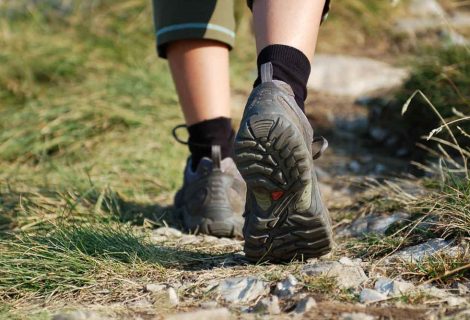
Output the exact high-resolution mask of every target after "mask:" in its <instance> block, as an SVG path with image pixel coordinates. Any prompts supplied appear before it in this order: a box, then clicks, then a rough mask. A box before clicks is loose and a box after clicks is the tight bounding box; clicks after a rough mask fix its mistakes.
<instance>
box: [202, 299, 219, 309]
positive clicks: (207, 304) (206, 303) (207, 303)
mask: <svg viewBox="0 0 470 320" xmlns="http://www.w3.org/2000/svg"><path fill="white" fill-rule="evenodd" d="M217 306H218V304H217V301H204V302H201V304H200V307H201V308H202V309H215V308H217Z"/></svg>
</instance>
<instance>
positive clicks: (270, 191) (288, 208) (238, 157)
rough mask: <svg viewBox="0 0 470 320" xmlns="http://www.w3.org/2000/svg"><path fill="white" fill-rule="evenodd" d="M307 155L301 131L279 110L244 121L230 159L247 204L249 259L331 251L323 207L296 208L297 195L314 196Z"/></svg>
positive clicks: (279, 259) (301, 256)
mask: <svg viewBox="0 0 470 320" xmlns="http://www.w3.org/2000/svg"><path fill="white" fill-rule="evenodd" d="M311 157H312V156H311V154H310V151H309V149H308V148H307V146H306V144H305V141H304V137H303V135H302V134H301V133H300V132H299V130H298V129H297V127H296V126H295V125H293V124H292V123H290V122H289V121H288V120H287V119H286V118H285V117H284V116H282V115H280V114H267V115H264V114H263V115H259V114H255V115H252V116H250V117H249V118H247V119H246V120H245V121H244V122H243V123H242V126H241V127H240V130H239V131H238V134H237V137H236V141H235V158H234V160H235V163H236V165H237V167H238V169H239V171H240V173H241V174H242V176H243V178H244V179H245V181H246V184H247V188H248V193H247V201H248V203H251V206H250V207H248V206H247V210H249V212H246V213H245V214H246V216H245V226H244V229H243V233H244V238H245V254H246V257H247V259H249V260H251V261H258V262H260V261H271V262H288V261H292V260H299V259H300V260H302V259H308V258H312V257H319V256H322V255H325V254H327V253H328V252H329V251H330V250H331V247H332V243H333V241H332V232H331V224H330V220H329V215H328V212H327V210H323V211H322V213H321V214H316V215H315V214H312V213H311V210H310V209H312V207H313V208H316V205H317V204H316V203H311V204H310V206H309V207H308V208H309V210H298V209H297V205H298V203H299V200H300V199H306V198H308V197H310V199H312V196H311V192H312V190H317V188H313V186H312V184H315V183H317V181H316V177H315V173H314V170H313V164H312V163H313V162H312V160H311ZM316 199H320V198H319V194H318V195H317V197H316ZM307 201H308V200H307ZM318 201H321V200H318ZM300 202H302V201H300ZM313 202H314V200H313ZM316 211H318V210H316ZM316 211H315V210H313V212H316Z"/></svg>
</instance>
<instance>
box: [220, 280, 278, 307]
mask: <svg viewBox="0 0 470 320" xmlns="http://www.w3.org/2000/svg"><path fill="white" fill-rule="evenodd" d="M268 292H269V288H268V286H267V284H266V283H265V282H264V281H262V280H260V279H258V278H255V277H238V278H229V279H225V280H223V281H222V282H221V283H220V284H219V294H220V295H221V296H222V298H223V299H224V300H225V301H227V302H232V303H240V302H250V301H253V300H255V299H256V298H258V297H259V296H262V295H264V294H267V293H268Z"/></svg>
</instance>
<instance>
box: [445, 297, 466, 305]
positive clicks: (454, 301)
mask: <svg viewBox="0 0 470 320" xmlns="http://www.w3.org/2000/svg"><path fill="white" fill-rule="evenodd" d="M446 302H447V304H448V305H449V307H460V306H464V305H467V304H468V301H467V299H465V298H462V297H454V296H451V297H448V298H447V299H446Z"/></svg>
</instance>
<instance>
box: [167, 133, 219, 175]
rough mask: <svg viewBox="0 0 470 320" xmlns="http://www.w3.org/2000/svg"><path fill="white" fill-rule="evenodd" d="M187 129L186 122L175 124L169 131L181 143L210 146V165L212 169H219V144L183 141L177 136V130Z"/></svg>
mask: <svg viewBox="0 0 470 320" xmlns="http://www.w3.org/2000/svg"><path fill="white" fill-rule="evenodd" d="M183 128H184V129H188V126H187V125H186V124H180V125H177V126H176V127H174V128H173V130H172V131H171V133H172V134H173V138H175V140H176V141H177V142H179V143H181V144H184V145H187V146H195V147H202V148H211V159H212V165H213V168H214V169H220V167H221V161H222V149H221V147H220V145H211V144H207V143H197V142H193V141H189V140H188V141H184V140H183V139H181V138H180V137H179V136H178V130H180V129H183Z"/></svg>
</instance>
